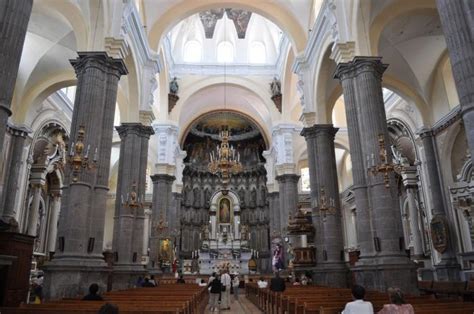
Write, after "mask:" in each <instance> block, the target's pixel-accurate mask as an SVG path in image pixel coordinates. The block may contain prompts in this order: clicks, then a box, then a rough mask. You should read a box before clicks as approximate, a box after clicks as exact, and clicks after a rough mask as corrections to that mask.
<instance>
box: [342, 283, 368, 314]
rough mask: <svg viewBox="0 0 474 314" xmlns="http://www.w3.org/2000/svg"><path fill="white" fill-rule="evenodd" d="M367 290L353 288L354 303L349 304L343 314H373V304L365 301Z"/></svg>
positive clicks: (357, 286)
mask: <svg viewBox="0 0 474 314" xmlns="http://www.w3.org/2000/svg"><path fill="white" fill-rule="evenodd" d="M364 296H365V288H364V287H362V286H359V285H354V286H353V287H352V298H353V299H354V301H352V302H348V303H347V304H346V307H345V308H344V310H343V311H342V313H341V314H373V313H374V307H373V306H372V303H370V302H368V301H364Z"/></svg>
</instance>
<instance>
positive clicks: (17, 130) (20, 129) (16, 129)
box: [7, 123, 32, 138]
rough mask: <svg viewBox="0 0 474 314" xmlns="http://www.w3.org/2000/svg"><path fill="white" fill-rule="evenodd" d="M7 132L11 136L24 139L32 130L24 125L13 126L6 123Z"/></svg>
mask: <svg viewBox="0 0 474 314" xmlns="http://www.w3.org/2000/svg"><path fill="white" fill-rule="evenodd" d="M7 132H8V133H10V134H11V135H13V136H18V137H23V138H26V137H27V136H28V134H30V133H31V132H32V130H31V129H30V128H28V127H26V126H24V125H13V124H10V123H8V124H7Z"/></svg>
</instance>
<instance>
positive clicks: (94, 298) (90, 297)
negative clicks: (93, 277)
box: [82, 283, 104, 301]
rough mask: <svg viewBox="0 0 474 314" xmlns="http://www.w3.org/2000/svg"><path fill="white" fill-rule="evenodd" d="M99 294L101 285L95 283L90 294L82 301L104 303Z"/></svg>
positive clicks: (90, 287) (91, 286)
mask: <svg viewBox="0 0 474 314" xmlns="http://www.w3.org/2000/svg"><path fill="white" fill-rule="evenodd" d="M97 292H99V285H98V284H96V283H93V284H91V285H90V286H89V294H87V295H85V296H84V297H83V298H82V300H86V301H103V300H104V299H102V297H101V296H100V295H98V294H97Z"/></svg>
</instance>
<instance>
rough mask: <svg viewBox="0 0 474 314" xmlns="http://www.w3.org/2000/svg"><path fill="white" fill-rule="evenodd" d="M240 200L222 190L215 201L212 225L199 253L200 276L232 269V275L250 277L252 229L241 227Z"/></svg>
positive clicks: (205, 230)
mask: <svg viewBox="0 0 474 314" xmlns="http://www.w3.org/2000/svg"><path fill="white" fill-rule="evenodd" d="M239 204H240V202H239V197H238V195H237V194H235V193H234V192H232V191H228V190H222V191H218V192H216V193H214V195H212V197H211V202H210V209H209V217H210V219H209V224H208V225H205V226H203V228H202V230H201V245H200V249H199V251H198V253H197V256H196V258H197V260H198V262H199V273H201V274H212V273H213V272H219V271H222V270H225V269H228V270H229V271H230V272H231V273H239V274H248V273H249V267H248V263H249V260H250V259H251V258H252V255H253V254H252V253H253V252H252V250H251V249H250V246H249V240H250V233H249V230H248V226H246V225H241V224H240V205H239Z"/></svg>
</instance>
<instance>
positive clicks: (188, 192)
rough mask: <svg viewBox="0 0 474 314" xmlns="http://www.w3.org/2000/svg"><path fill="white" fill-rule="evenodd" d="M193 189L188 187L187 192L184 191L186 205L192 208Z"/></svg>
mask: <svg viewBox="0 0 474 314" xmlns="http://www.w3.org/2000/svg"><path fill="white" fill-rule="evenodd" d="M191 197H192V195H191V188H189V187H187V188H186V189H185V190H184V205H186V206H191V204H192V200H191Z"/></svg>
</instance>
